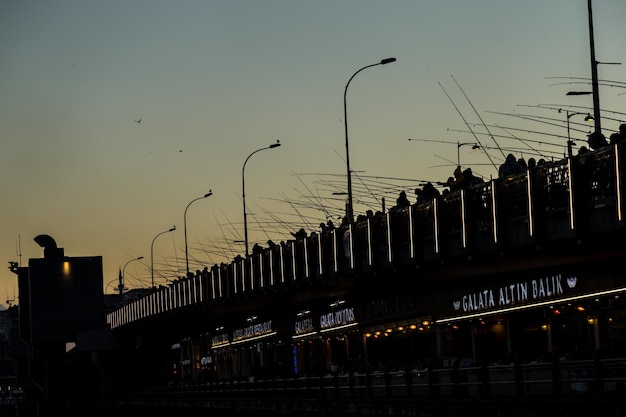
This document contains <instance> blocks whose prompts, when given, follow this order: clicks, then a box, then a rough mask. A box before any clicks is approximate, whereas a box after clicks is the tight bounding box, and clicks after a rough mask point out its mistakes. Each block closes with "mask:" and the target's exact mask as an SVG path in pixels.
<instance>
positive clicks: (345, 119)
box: [343, 58, 396, 223]
mask: <svg viewBox="0 0 626 417" xmlns="http://www.w3.org/2000/svg"><path fill="white" fill-rule="evenodd" d="M395 61H396V59H395V58H386V59H383V60H381V61H380V62H377V63H376V64H371V65H366V66H364V67H363V68H361V69H360V70H358V71H357V72H355V73H354V74H352V77H350V79H349V80H348V83H347V84H346V88H345V90H344V92H343V123H344V128H345V136H346V171H347V177H348V207H347V208H346V216H347V217H348V220H349V222H350V223H352V222H354V209H353V205H352V170H351V169H350V148H349V146H348V105H347V100H346V98H347V95H348V86H349V85H350V81H352V79H353V78H354V77H355V76H356V75H357V74H358V73H359V72H361V71H363V70H364V69H366V68H371V67H375V66H377V65H385V64H389V63H391V62H395Z"/></svg>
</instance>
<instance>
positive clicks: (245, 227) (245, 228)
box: [241, 139, 280, 257]
mask: <svg viewBox="0 0 626 417" xmlns="http://www.w3.org/2000/svg"><path fill="white" fill-rule="evenodd" d="M279 146H280V141H279V140H278V139H277V140H276V143H272V144H271V145H270V146H266V147H265V148H261V149H257V150H256V151H254V152H252V153H251V154H250V155H248V157H247V158H246V160H245V161H244V163H243V167H242V168H241V199H242V200H243V234H244V239H245V243H246V257H247V256H248V254H249V251H248V214H247V212H246V176H245V171H246V164H247V163H248V159H250V157H251V156H252V155H254V154H255V153H257V152H260V151H263V150H265V149H273V148H278V147H279Z"/></svg>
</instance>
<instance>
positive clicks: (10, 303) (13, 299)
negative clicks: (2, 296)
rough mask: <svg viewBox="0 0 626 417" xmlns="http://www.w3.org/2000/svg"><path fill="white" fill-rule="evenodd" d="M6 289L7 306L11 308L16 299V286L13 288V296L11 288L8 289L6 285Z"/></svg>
mask: <svg viewBox="0 0 626 417" xmlns="http://www.w3.org/2000/svg"><path fill="white" fill-rule="evenodd" d="M4 291H5V292H6V294H7V301H6V303H7V306H9V308H10V307H12V306H13V302H14V301H15V288H13V298H9V290H7V287H6V286H5V287H4Z"/></svg>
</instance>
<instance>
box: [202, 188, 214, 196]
mask: <svg viewBox="0 0 626 417" xmlns="http://www.w3.org/2000/svg"><path fill="white" fill-rule="evenodd" d="M212 195H213V190H209V192H208V193H206V194H205V195H204V197H203V198H207V197H211V196H212Z"/></svg>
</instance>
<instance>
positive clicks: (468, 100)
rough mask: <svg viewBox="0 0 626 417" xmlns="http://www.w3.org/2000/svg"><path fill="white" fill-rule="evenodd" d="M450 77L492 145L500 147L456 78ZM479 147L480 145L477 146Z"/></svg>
mask: <svg viewBox="0 0 626 417" xmlns="http://www.w3.org/2000/svg"><path fill="white" fill-rule="evenodd" d="M450 77H451V78H452V79H453V80H454V82H455V83H456V85H457V87H459V90H461V92H462V93H463V96H465V99H466V100H467V102H468V103H469V104H470V106H471V107H472V109H473V110H474V113H475V114H476V116H478V120H480V123H482V125H483V126H484V127H485V130H487V133H489V136H490V137H491V139H492V140H493V143H495V144H496V146H498V147H499V146H500V145H499V144H498V142H497V141H496V139H495V138H494V137H493V135H492V134H491V132H490V131H489V128H488V127H487V125H486V124H485V122H484V121H483V118H482V117H481V116H480V114H479V113H478V111H477V110H476V108H475V107H474V104H473V103H472V102H471V101H470V99H469V97H468V96H467V94H465V91H464V90H463V88H462V87H461V84H459V83H458V81H457V80H456V78H454V75H450ZM479 145H480V144H479ZM502 156H504V152H502Z"/></svg>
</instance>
